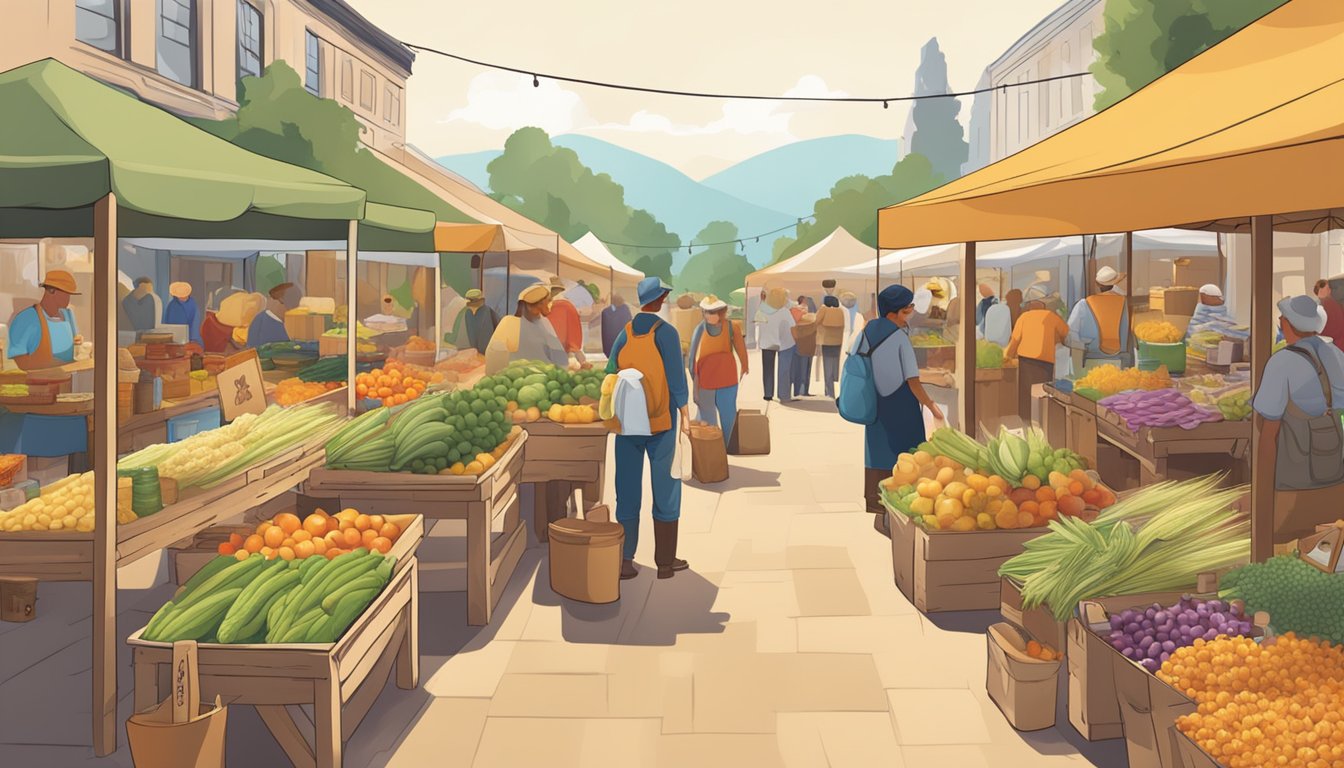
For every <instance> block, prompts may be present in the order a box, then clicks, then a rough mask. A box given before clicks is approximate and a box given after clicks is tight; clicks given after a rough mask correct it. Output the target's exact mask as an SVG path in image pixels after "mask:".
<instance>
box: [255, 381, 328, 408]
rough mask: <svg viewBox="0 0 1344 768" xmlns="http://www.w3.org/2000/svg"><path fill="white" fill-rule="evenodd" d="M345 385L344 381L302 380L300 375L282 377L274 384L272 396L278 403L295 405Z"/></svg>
mask: <svg viewBox="0 0 1344 768" xmlns="http://www.w3.org/2000/svg"><path fill="white" fill-rule="evenodd" d="M343 386H345V381H343V380H342V381H304V380H303V379H302V377H293V378H289V379H284V380H283V381H281V382H280V383H279V384H276V385H275V392H273V393H272V395H271V396H272V397H274V398H275V402H276V403H278V404H280V405H297V404H299V403H302V402H304V401H307V400H312V399H313V398H315V397H321V396H322V395H325V394H327V393H328V392H331V391H333V390H337V389H340V388H341V387H343Z"/></svg>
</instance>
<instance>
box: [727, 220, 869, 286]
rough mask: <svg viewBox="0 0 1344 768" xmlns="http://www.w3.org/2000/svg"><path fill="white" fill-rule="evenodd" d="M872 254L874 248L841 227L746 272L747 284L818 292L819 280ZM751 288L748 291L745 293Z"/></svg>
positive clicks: (836, 275)
mask: <svg viewBox="0 0 1344 768" xmlns="http://www.w3.org/2000/svg"><path fill="white" fill-rule="evenodd" d="M872 255H873V247H872V246H870V245H865V244H864V243H862V242H860V241H859V240H857V239H856V238H855V237H854V236H853V235H851V234H850V233H849V231H848V230H846V229H845V228H844V227H836V229H835V231H834V232H832V233H831V234H829V235H827V236H826V237H825V239H823V240H822V241H821V242H819V243H817V244H816V245H814V246H812V247H811V248H808V249H807V250H805V251H803V252H802V253H799V254H797V255H795V256H792V257H790V258H788V259H785V260H784V261H781V262H779V263H777V264H772V265H770V266H768V267H766V268H764V269H760V270H757V271H755V272H753V273H751V274H750V275H747V286H748V287H749V288H750V287H776V286H778V287H781V288H788V289H790V290H792V291H793V292H794V294H795V295H798V293H799V291H811V292H813V293H818V294H819V293H820V292H821V281H822V280H825V279H826V278H831V277H834V278H837V279H839V275H838V274H837V273H838V272H840V271H841V270H842V269H844V268H845V267H848V266H850V265H852V264H855V263H858V262H860V261H862V260H864V259H868V258H870V257H871V256H872ZM750 293H751V291H750V290H748V295H750Z"/></svg>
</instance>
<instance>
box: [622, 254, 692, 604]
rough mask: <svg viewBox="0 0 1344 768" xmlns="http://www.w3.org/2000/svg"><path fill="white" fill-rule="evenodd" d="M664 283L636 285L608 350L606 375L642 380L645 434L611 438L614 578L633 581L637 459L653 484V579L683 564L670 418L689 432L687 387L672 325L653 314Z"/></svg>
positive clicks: (640, 472)
mask: <svg viewBox="0 0 1344 768" xmlns="http://www.w3.org/2000/svg"><path fill="white" fill-rule="evenodd" d="M671 290H672V288H671V287H670V286H668V285H667V284H666V283H664V282H663V281H662V280H659V279H658V278H656V277H646V278H644V279H643V280H641V281H640V282H639V303H640V306H641V307H642V311H641V312H640V313H639V314H638V315H636V316H635V318H634V319H633V320H631V321H630V322H629V323H627V324H626V326H625V329H624V330H622V331H621V332H620V334H619V335H618V336H617V337H616V342H615V343H614V344H612V347H611V359H610V360H608V361H607V373H617V372H619V371H621V370H629V369H633V370H637V371H639V372H640V374H641V375H642V376H643V377H644V378H643V384H644V392H645V397H646V400H647V406H648V418H649V432H650V434H648V435H625V434H618V435H616V451H615V453H616V520H617V521H618V522H619V523H620V524H621V525H622V526H624V528H625V549H624V552H623V553H622V559H621V578H622V579H633V578H634V577H635V576H636V574H638V572H639V571H638V569H636V568H635V548H636V547H637V546H638V545H639V513H640V507H642V506H643V499H642V495H643V486H644V456H645V455H646V454H647V455H648V457H649V472H650V476H649V482H650V484H651V485H652V488H653V541H654V555H653V561H654V563H655V564H656V565H657V566H658V578H660V579H666V578H670V577H671V576H672V574H673V573H674V572H676V571H681V570H685V569H686V568H688V567H689V566H688V565H687V563H686V561H685V560H680V559H678V558H677V525H678V521H679V520H680V519H681V478H679V477H673V476H672V458H673V456H674V454H675V453H676V450H677V416H678V414H680V416H681V429H682V430H683V431H685V432H689V431H690V415H689V413H688V412H687V409H686V403H687V400H688V399H689V394H690V393H689V390H688V388H687V386H686V369H685V368H684V367H682V362H681V361H682V358H681V339H680V337H678V335H677V329H676V328H673V327H672V326H671V325H670V324H668V323H666V322H664V321H663V320H662V318H660V317H658V314H657V313H658V310H659V309H661V308H662V306H663V302H664V301H665V300H666V299H667V294H668V293H670V292H671Z"/></svg>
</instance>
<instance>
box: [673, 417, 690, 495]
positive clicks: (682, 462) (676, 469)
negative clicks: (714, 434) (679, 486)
mask: <svg viewBox="0 0 1344 768" xmlns="http://www.w3.org/2000/svg"><path fill="white" fill-rule="evenodd" d="M672 472H673V477H678V476H679V477H681V482H683V483H689V482H690V481H691V472H692V465H691V438H690V437H688V436H687V435H686V433H685V432H683V431H682V425H680V424H678V425H677V452H676V455H675V457H674V458H673V459H672Z"/></svg>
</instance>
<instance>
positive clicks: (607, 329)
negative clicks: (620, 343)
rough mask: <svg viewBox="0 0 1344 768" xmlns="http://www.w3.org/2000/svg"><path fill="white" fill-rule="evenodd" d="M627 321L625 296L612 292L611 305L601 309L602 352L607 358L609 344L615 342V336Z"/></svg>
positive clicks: (627, 308)
mask: <svg viewBox="0 0 1344 768" xmlns="http://www.w3.org/2000/svg"><path fill="white" fill-rule="evenodd" d="M628 322H630V307H629V306H627V305H626V303H625V297H624V296H622V295H620V294H619V293H613V294H612V295H611V305H610V306H608V307H607V308H606V309H604V310H602V354H603V355H605V356H606V357H607V358H608V359H610V358H611V346H612V345H613V344H615V343H616V336H617V335H618V334H620V332H621V329H622V328H624V327H625V324H626V323H628Z"/></svg>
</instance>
